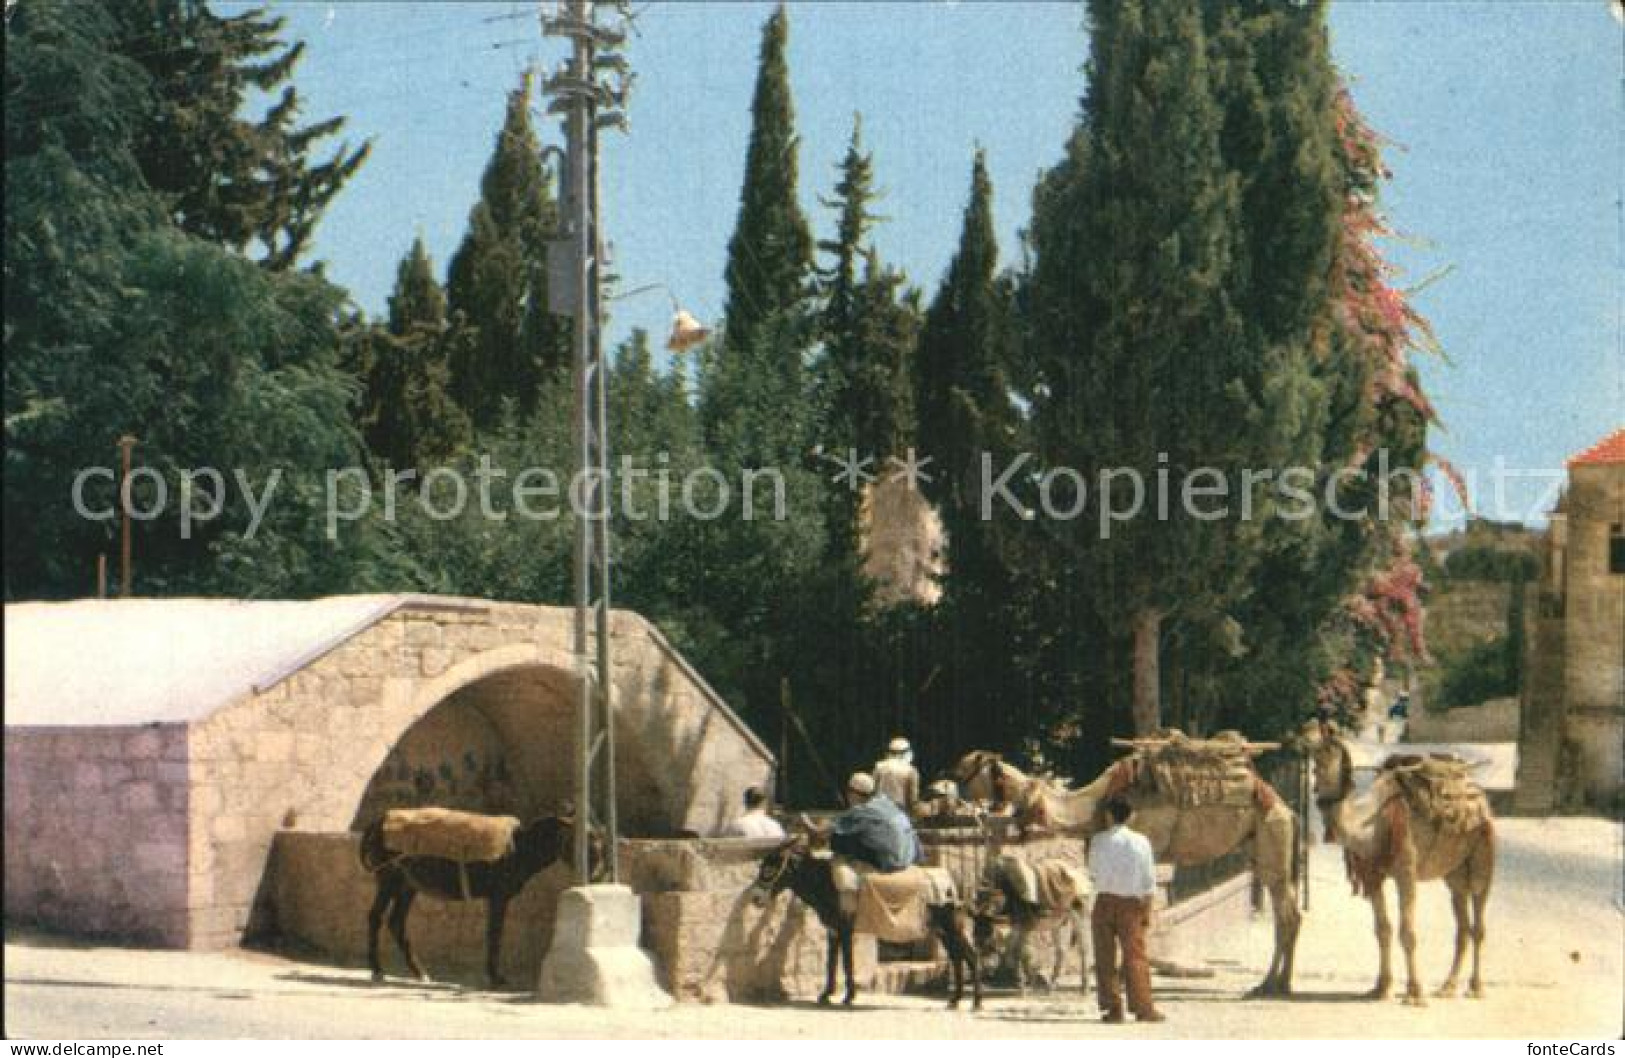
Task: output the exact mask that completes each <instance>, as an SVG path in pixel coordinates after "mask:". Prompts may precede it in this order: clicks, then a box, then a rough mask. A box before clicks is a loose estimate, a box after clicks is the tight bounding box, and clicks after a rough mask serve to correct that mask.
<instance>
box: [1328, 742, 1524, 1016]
mask: <svg viewBox="0 0 1625 1058" xmlns="http://www.w3.org/2000/svg"><path fill="white" fill-rule="evenodd" d="M1305 742H1306V744H1307V746H1308V748H1309V752H1310V756H1311V758H1312V759H1313V761H1314V766H1315V803H1316V804H1318V805H1319V806H1320V810H1321V815H1322V816H1323V817H1324V818H1325V820H1326V836H1327V839H1328V840H1332V841H1336V842H1338V843H1339V844H1340V845H1342V846H1343V853H1344V858H1345V860H1346V862H1347V865H1348V870H1349V881H1350V883H1351V884H1352V885H1353V887H1354V891H1355V893H1356V894H1361V893H1363V894H1364V895H1365V897H1366V898H1367V899H1368V900H1370V901H1371V914H1372V917H1373V919H1374V920H1375V923H1376V933H1377V951H1378V959H1379V961H1378V971H1377V983H1376V985H1375V987H1373V988H1372V989H1371V992H1370V995H1371V997H1372V998H1373V999H1381V998H1385V997H1386V996H1387V995H1388V993H1389V990H1390V989H1391V988H1392V986H1393V973H1392V970H1391V968H1390V945H1391V942H1392V937H1393V926H1392V924H1391V923H1390V921H1389V918H1388V903H1387V898H1386V897H1385V895H1384V892H1383V882H1384V881H1386V880H1387V879H1389V878H1392V879H1393V880H1394V888H1395V890H1396V891H1397V892H1398V893H1399V943H1400V946H1401V947H1403V948H1404V949H1405V972H1406V985H1405V1002H1406V1003H1409V1004H1413V1005H1415V1006H1422V1005H1424V1004H1425V1002H1426V1000H1425V999H1424V998H1423V995H1422V985H1421V981H1420V979H1419V978H1418V976H1417V973H1416V885H1417V883H1418V882H1427V881H1432V880H1434V879H1437V878H1442V879H1444V883H1445V885H1447V886H1448V887H1449V888H1450V908H1451V911H1452V912H1454V914H1455V919H1456V948H1455V954H1454V957H1453V958H1452V959H1451V961H1450V974H1449V976H1448V977H1446V978H1445V981H1444V984H1442V985H1440V986H1439V989H1438V991H1437V992H1435V993H1434V994H1435V995H1436V996H1439V997H1442V998H1448V997H1452V996H1454V995H1455V994H1456V990H1457V982H1458V981H1459V979H1460V975H1461V965H1462V961H1463V959H1464V958H1465V956H1466V954H1467V948H1468V943H1469V941H1470V942H1471V945H1472V951H1473V967H1472V976H1471V977H1470V978H1469V979H1468V983H1467V994H1468V995H1469V996H1470V997H1472V998H1474V999H1481V998H1483V996H1484V980H1483V977H1482V976H1481V975H1480V969H1479V958H1480V955H1481V953H1482V950H1483V946H1484V905H1485V903H1486V902H1487V901H1488V899H1489V895H1490V881H1491V880H1492V878H1493V876H1494V874H1495V823H1494V820H1493V819H1492V818H1491V816H1490V808H1489V801H1488V800H1487V799H1486V798H1485V796H1484V792H1483V791H1482V790H1481V789H1479V788H1478V786H1477V785H1476V784H1475V783H1473V782H1472V781H1471V780H1469V779H1468V778H1467V777H1466V768H1465V766H1464V765H1462V764H1461V763H1460V762H1458V761H1455V760H1454V759H1453V758H1429V759H1424V758H1421V757H1415V756H1394V757H1390V758H1389V759H1388V761H1387V762H1386V763H1385V764H1384V765H1383V767H1382V770H1380V771H1379V772H1378V773H1377V776H1376V778H1375V779H1374V780H1373V781H1372V784H1371V788H1370V790H1368V791H1367V792H1365V793H1364V794H1360V795H1355V794H1354V767H1353V758H1352V757H1351V756H1350V754H1349V748H1348V744H1347V743H1346V742H1345V741H1344V740H1343V738H1342V736H1341V735H1340V734H1338V732H1337V731H1336V730H1335V729H1334V728H1332V727H1331V726H1330V725H1326V726H1323V727H1321V728H1320V729H1319V730H1316V731H1311V732H1309V733H1308V734H1306V736H1305Z"/></svg>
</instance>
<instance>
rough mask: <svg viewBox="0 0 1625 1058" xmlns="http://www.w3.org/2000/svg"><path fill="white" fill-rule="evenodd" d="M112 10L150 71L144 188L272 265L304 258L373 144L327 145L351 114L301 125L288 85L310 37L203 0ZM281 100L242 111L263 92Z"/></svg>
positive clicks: (189, 223) (204, 230)
mask: <svg viewBox="0 0 1625 1058" xmlns="http://www.w3.org/2000/svg"><path fill="white" fill-rule="evenodd" d="M110 6H111V10H112V11H113V12H114V13H115V15H116V17H117V18H118V19H119V21H120V30H121V32H120V35H119V38H118V44H117V49H118V52H119V53H120V54H122V55H125V56H127V57H128V58H129V59H131V60H132V61H134V62H135V63H137V64H139V65H140V66H141V67H142V68H143V69H145V70H146V72H147V74H148V75H149V77H150V78H151V79H152V85H153V91H154V96H155V102H156V105H155V106H154V107H153V108H152V109H150V110H149V111H147V113H146V114H145V115H144V119H143V121H142V124H141V127H140V134H139V136H138V137H137V139H136V141H135V143H134V153H135V158H136V161H137V163H138V164H139V165H140V167H141V173H142V176H143V178H144V179H145V180H146V182H147V185H148V186H149V187H151V188H152V189H153V190H154V191H156V192H158V193H159V194H160V195H162V196H163V197H164V199H165V201H166V203H167V206H168V209H169V210H170V214H171V217H172V218H173V219H174V221H175V223H176V224H177V225H178V226H179V227H180V228H181V229H182V230H183V231H186V232H189V233H191V234H193V235H197V236H200V237H202V238H205V239H208V240H210V241H211V242H217V243H220V244H221V245H223V246H228V247H230V248H232V249H235V250H239V251H245V252H254V253H257V254H258V255H259V260H260V263H261V264H263V265H264V266H266V267H267V268H271V269H278V270H280V269H286V268H290V267H292V266H293V265H294V264H296V263H297V262H298V260H299V258H300V257H301V256H302V255H303V254H304V252H305V251H306V250H307V249H309V246H310V239H311V236H312V234H313V233H314V231H315V228H316V225H317V223H318V222H319V221H320V219H321V216H322V214H323V212H324V211H325V210H326V209H327V207H328V205H329V204H330V203H331V202H332V200H333V198H334V196H335V195H337V194H338V193H339V191H340V190H342V189H343V187H344V185H345V183H346V182H348V181H349V179H350V178H351V177H352V176H354V175H355V172H356V170H357V169H359V168H360V167H361V164H362V163H363V162H364V161H366V158H367V153H368V151H369V149H370V144H366V143H364V144H362V145H361V146H359V147H351V146H350V145H349V144H347V143H345V144H341V145H340V146H338V147H337V148H335V149H334V150H333V151H332V152H331V153H330V154H328V155H327V156H326V157H325V158H318V157H317V154H316V152H317V150H318V149H319V145H320V144H321V143H322V142H323V141H326V140H328V139H329V138H330V137H332V136H334V135H335V134H337V133H338V132H339V131H340V130H341V129H342V128H343V126H344V119H343V118H328V119H325V120H322V121H318V122H315V123H313V124H310V125H303V126H301V125H299V124H298V123H297V121H298V116H299V110H300V100H299V94H298V92H297V90H296V89H295V88H294V87H293V85H291V84H289V83H288V80H289V78H291V77H292V76H293V71H294V68H295V66H296V65H297V64H298V62H299V59H300V57H301V56H302V55H303V53H304V47H305V46H304V42H302V41H300V42H297V43H294V44H292V45H288V44H285V43H284V42H283V41H282V40H281V32H282V27H283V23H284V19H282V18H281V17H280V16H273V15H270V14H269V13H268V12H267V11H266V10H265V9H263V8H256V9H252V10H248V11H244V12H242V13H240V14H236V15H218V14H216V13H214V12H213V11H211V10H210V9H209V7H208V5H207V3H205V2H204V0H143V2H140V3H116V4H113V5H110ZM262 94H263V95H265V96H274V97H275V101H274V102H273V103H272V104H271V105H270V107H269V109H267V110H266V112H265V113H264V115H263V116H261V117H260V118H259V119H258V120H252V119H248V118H245V117H244V116H243V111H244V108H245V104H247V103H248V102H249V101H250V100H251V99H252V98H255V97H257V96H259V95H262Z"/></svg>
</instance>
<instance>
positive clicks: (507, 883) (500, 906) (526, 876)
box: [361, 816, 602, 988]
mask: <svg viewBox="0 0 1625 1058" xmlns="http://www.w3.org/2000/svg"><path fill="white" fill-rule="evenodd" d="M572 834H573V830H572V825H571V821H570V820H568V819H559V818H557V817H554V816H544V817H542V818H541V819H536V820H532V821H531V822H529V823H526V824H525V825H524V826H521V827H519V828H518V829H517V830H516V831H514V836H513V848H512V849H510V850H509V851H508V853H507V855H505V856H503V857H502V858H501V859H497V860H491V861H488V862H484V863H469V864H460V863H458V862H457V861H455V860H448V859H442V858H441V857H439V856H401V855H398V854H396V853H393V852H391V851H389V850H388V849H387V848H385V847H384V823H383V820H381V819H380V820H378V821H377V822H375V823H373V824H372V825H371V826H369V827H368V828H367V829H366V832H365V833H363V834H362V836H361V866H362V867H364V868H366V869H367V870H368V871H369V872H371V873H372V874H373V875H375V876H376V878H377V880H378V894H377V895H376V896H375V897H374V898H373V901H372V910H371V911H369V912H367V965H368V966H370V967H371V968H372V979H373V980H374V981H382V980H383V979H384V968H383V966H382V965H381V964H380V963H379V962H378V928H379V927H380V926H381V925H383V923H384V918H385V916H386V915H387V916H388V919H389V932H390V934H391V935H392V936H393V937H394V938H395V944H396V946H398V947H399V948H400V949H401V955H402V957H403V958H405V959H406V965H407V968H408V969H409V970H411V972H412V975H413V976H414V977H416V978H417V979H418V980H420V981H426V980H428V979H429V975H428V974H427V973H426V972H425V971H424V969H423V964H422V963H420V962H418V958H417V956H416V955H415V954H413V952H412V944H411V941H409V940H408V939H407V936H406V916H407V915H408V914H409V913H410V912H411V910H412V901H413V900H415V899H416V898H417V895H418V894H419V893H428V894H429V895H430V896H433V897H438V898H439V899H441V900H485V901H487V902H488V913H487V916H486V922H485V945H486V950H485V974H486V978H487V979H488V980H489V981H490V984H491V987H493V988H501V987H503V985H504V984H505V982H504V981H503V979H502V969H501V953H502V926H503V922H504V920H505V919H506V918H507V917H508V904H509V902H511V901H512V900H513V899H514V897H516V896H518V895H519V893H520V891H521V890H522V889H524V888H525V884H526V883H527V882H529V881H530V880H531V879H532V878H534V877H535V876H536V875H537V874H538V873H539V872H541V871H542V870H544V869H545V868H547V867H548V866H550V865H552V864H553V863H554V862H555V861H556V860H560V859H565V858H567V857H568V856H569V853H570V847H571V846H570V842H571V835H572ZM593 837H594V840H593V842H592V857H591V858H592V863H593V873H594V874H595V875H596V873H597V868H598V864H599V863H600V862H601V859H602V857H601V850H600V848H599V841H598V835H597V834H596V833H594V835H593ZM465 871H466V882H467V885H466V888H465V885H464V881H465V873H464V872H465Z"/></svg>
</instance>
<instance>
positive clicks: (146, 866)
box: [134, 841, 186, 874]
mask: <svg viewBox="0 0 1625 1058" xmlns="http://www.w3.org/2000/svg"><path fill="white" fill-rule="evenodd" d="M134 859H135V866H136V867H137V869H139V870H142V871H146V872H148V873H151V874H170V873H180V872H184V871H185V870H186V849H185V847H184V846H180V845H174V844H170V843H168V842H155V841H138V842H136V844H135V857H134Z"/></svg>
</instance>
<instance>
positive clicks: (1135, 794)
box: [954, 732, 1301, 996]
mask: <svg viewBox="0 0 1625 1058" xmlns="http://www.w3.org/2000/svg"><path fill="white" fill-rule="evenodd" d="M1220 738H1221V740H1224V741H1227V742H1229V743H1231V744H1233V746H1234V750H1233V751H1232V752H1231V753H1230V756H1231V758H1232V760H1234V759H1235V756H1236V754H1237V753H1242V752H1246V753H1248V754H1249V755H1250V752H1251V750H1250V749H1248V748H1247V744H1246V743H1245V741H1244V740H1242V739H1241V738H1240V736H1239V735H1234V734H1227V735H1226V736H1220ZM1216 741H1219V740H1216ZM1197 745H1198V744H1195V743H1192V742H1190V740H1187V739H1185V737H1184V736H1183V735H1181V734H1179V733H1178V732H1171V733H1169V735H1168V737H1167V739H1162V740H1150V741H1147V742H1145V743H1141V744H1137V745H1136V748H1135V750H1134V752H1133V753H1132V754H1131V755H1129V756H1127V757H1124V758H1123V759H1122V760H1119V761H1118V762H1117V763H1115V764H1113V765H1112V766H1111V767H1110V768H1108V769H1106V771H1105V772H1104V773H1103V774H1101V775H1100V777H1099V778H1097V779H1095V780H1094V781H1093V782H1091V783H1089V784H1088V785H1087V786H1084V787H1081V788H1079V789H1075V790H1074V789H1067V788H1065V787H1062V786H1060V785H1059V784H1057V783H1055V782H1053V781H1051V780H1046V779H1039V778H1034V777H1030V776H1027V775H1024V774H1023V773H1022V772H1021V771H1020V770H1018V769H1017V768H1015V767H1013V766H1011V765H1010V764H1009V763H1008V762H1006V761H1005V760H1004V759H1003V758H1002V757H1001V756H1000V755H999V754H997V753H992V752H989V751H986V750H976V751H973V752H971V753H969V754H966V755H965V757H963V758H962V759H961V760H960V761H959V764H958V765H957V766H956V767H955V769H954V777H955V778H956V779H957V780H958V781H959V783H960V786H961V788H962V789H963V791H964V793H965V796H966V797H967V798H969V799H972V800H988V801H993V802H996V803H999V804H1008V805H1012V806H1013V807H1014V810H1015V813H1016V818H1017V820H1018V821H1020V822H1021V823H1022V824H1023V825H1024V826H1049V827H1052V828H1055V829H1058V830H1061V831H1066V832H1072V833H1079V834H1085V835H1086V834H1090V833H1092V832H1093V831H1094V830H1096V829H1098V828H1099V827H1100V825H1101V824H1100V820H1099V819H1098V816H1099V813H1100V810H1101V808H1102V807H1103V806H1104V805H1105V803H1106V801H1107V800H1108V799H1110V798H1112V797H1115V796H1119V795H1121V796H1123V797H1124V798H1126V799H1127V800H1128V802H1129V803H1130V804H1131V805H1133V806H1134V821H1133V826H1134V829H1135V830H1138V831H1139V832H1140V833H1142V834H1144V835H1145V836H1146V838H1147V839H1148V840H1150V842H1151V848H1152V851H1153V852H1154V853H1155V854H1156V857H1157V861H1158V862H1159V863H1171V864H1174V865H1175V866H1192V865H1195V864H1199V863H1207V862H1209V861H1211V860H1215V859H1218V858H1219V857H1220V856H1223V855H1225V854H1226V853H1228V852H1230V851H1231V850H1233V849H1235V848H1236V847H1237V846H1239V845H1241V844H1242V843H1243V842H1245V841H1248V840H1249V839H1250V840H1251V841H1252V842H1253V874H1254V877H1256V878H1257V879H1258V881H1259V883H1260V884H1261V885H1263V886H1264V888H1265V889H1267V890H1268V891H1269V894H1270V906H1271V909H1272V911H1273V913H1274V917H1275V950H1274V952H1273V954H1272V955H1271V957H1270V965H1269V970H1268V972H1266V973H1265V975H1264V979H1263V980H1262V981H1261V982H1260V983H1259V984H1258V985H1257V987H1255V988H1254V989H1253V990H1252V991H1251V992H1249V993H1248V994H1249V995H1251V996H1285V995H1290V994H1291V993H1292V963H1293V956H1294V953H1295V951H1296V948H1297V943H1298V928H1299V926H1300V924H1301V915H1300V913H1299V911H1298V891H1297V885H1296V883H1295V872H1294V867H1295V863H1294V854H1295V850H1296V847H1297V830H1298V828H1297V819H1296V818H1295V817H1294V816H1293V814H1292V810H1291V809H1290V808H1289V807H1287V805H1286V803H1285V802H1283V801H1282V800H1281V798H1280V796H1279V795H1278V794H1277V793H1276V792H1275V791H1274V790H1273V789H1272V788H1271V787H1270V785H1269V784H1268V783H1266V782H1265V781H1264V780H1263V779H1262V778H1260V777H1259V776H1258V774H1257V773H1256V772H1254V771H1253V770H1252V768H1251V765H1250V763H1249V764H1247V765H1245V766H1244V767H1243V770H1242V772H1241V776H1240V779H1241V783H1242V785H1241V786H1239V787H1238V786H1237V785H1236V783H1235V778H1236V777H1235V776H1232V777H1231V787H1230V793H1229V795H1228V796H1226V795H1224V794H1223V792H1222V791H1220V790H1218V789H1216V788H1215V787H1214V786H1213V784H1212V783H1209V782H1208V781H1207V779H1204V777H1203V776H1202V775H1201V774H1199V772H1192V771H1189V770H1181V769H1179V768H1168V767H1165V766H1164V765H1165V763H1166V762H1167V761H1168V760H1170V759H1172V758H1171V757H1169V756H1165V755H1164V754H1165V751H1167V750H1169V749H1173V750H1174V751H1176V752H1185V751H1187V750H1189V749H1193V748H1195V747H1196V746H1197ZM1232 767H1235V765H1232ZM1208 778H1212V777H1211V776H1209V777H1208ZM1170 782H1172V783H1174V784H1176V786H1175V787H1174V788H1170V787H1169V785H1168V784H1169V783H1170ZM1180 784H1183V785H1180ZM1238 792H1239V793H1240V797H1239V798H1238V797H1237V796H1236V795H1237V793H1238Z"/></svg>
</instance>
